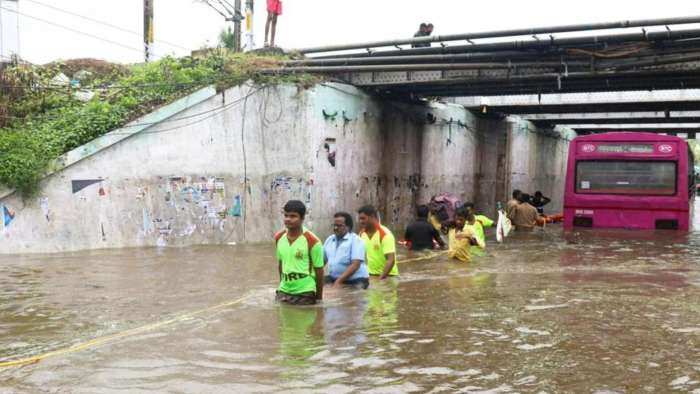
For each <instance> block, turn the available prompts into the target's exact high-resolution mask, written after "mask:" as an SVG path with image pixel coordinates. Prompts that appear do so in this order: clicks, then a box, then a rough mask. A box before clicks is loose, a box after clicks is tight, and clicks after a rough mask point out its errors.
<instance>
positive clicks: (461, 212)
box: [455, 207, 473, 230]
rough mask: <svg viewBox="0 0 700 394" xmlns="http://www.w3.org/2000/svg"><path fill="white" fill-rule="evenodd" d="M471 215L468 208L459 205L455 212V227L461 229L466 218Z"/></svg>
mask: <svg viewBox="0 0 700 394" xmlns="http://www.w3.org/2000/svg"><path fill="white" fill-rule="evenodd" d="M471 216H473V215H471V214H470V213H469V209H467V208H465V207H459V208H458V209H457V212H455V226H456V227H457V230H462V229H463V228H464V225H465V224H466V223H467V220H469V218H470V217H471Z"/></svg>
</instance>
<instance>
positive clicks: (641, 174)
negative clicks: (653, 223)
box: [576, 160, 677, 196]
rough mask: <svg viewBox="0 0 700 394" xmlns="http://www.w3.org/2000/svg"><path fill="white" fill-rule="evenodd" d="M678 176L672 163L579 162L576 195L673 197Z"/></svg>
mask: <svg viewBox="0 0 700 394" xmlns="http://www.w3.org/2000/svg"><path fill="white" fill-rule="evenodd" d="M676 173H677V167H676V163H674V162H669V161H607V160H606V161H579V162H578V163H576V193H578V194H628V195H646V196H654V195H656V196H672V195H675V194H676Z"/></svg>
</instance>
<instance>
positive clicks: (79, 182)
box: [71, 179, 102, 194]
mask: <svg viewBox="0 0 700 394" xmlns="http://www.w3.org/2000/svg"><path fill="white" fill-rule="evenodd" d="M100 182H102V179H74V180H72V181H71V186H72V188H73V194H75V193H77V192H79V191H81V190H83V189H85V188H86V187H88V186H90V185H94V184H96V183H100Z"/></svg>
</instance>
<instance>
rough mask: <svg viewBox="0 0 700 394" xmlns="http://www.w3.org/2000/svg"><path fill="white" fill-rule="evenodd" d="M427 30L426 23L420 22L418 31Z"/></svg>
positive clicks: (423, 31)
mask: <svg viewBox="0 0 700 394" xmlns="http://www.w3.org/2000/svg"><path fill="white" fill-rule="evenodd" d="M427 30H428V25H427V24H425V23H421V24H420V27H418V31H420V32H421V33H425V32H426V31H427Z"/></svg>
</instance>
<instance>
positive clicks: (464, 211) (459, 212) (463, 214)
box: [455, 206, 469, 219]
mask: <svg viewBox="0 0 700 394" xmlns="http://www.w3.org/2000/svg"><path fill="white" fill-rule="evenodd" d="M457 216H459V217H461V218H465V219H466V218H468V217H469V211H468V210H467V208H466V207H464V206H462V207H459V208H457V211H456V212H455V217H457Z"/></svg>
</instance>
